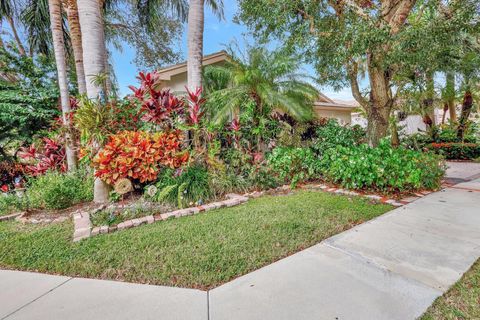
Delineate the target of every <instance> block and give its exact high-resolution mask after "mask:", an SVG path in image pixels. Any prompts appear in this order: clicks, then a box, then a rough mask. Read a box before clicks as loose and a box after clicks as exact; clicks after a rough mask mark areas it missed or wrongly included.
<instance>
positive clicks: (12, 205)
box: [0, 193, 25, 216]
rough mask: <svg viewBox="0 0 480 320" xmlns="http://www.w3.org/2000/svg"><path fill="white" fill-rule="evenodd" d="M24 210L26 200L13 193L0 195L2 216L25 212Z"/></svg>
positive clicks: (0, 214)
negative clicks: (20, 211)
mask: <svg viewBox="0 0 480 320" xmlns="http://www.w3.org/2000/svg"><path fill="white" fill-rule="evenodd" d="M24 208H25V200H24V198H20V197H18V196H17V195H15V194H13V193H8V194H5V193H0V216H3V215H7V214H10V213H13V212H15V211H19V210H23V209H24Z"/></svg>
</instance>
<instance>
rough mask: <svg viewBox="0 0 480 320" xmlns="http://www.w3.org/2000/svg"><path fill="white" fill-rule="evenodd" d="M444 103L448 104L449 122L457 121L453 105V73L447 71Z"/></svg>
mask: <svg viewBox="0 0 480 320" xmlns="http://www.w3.org/2000/svg"><path fill="white" fill-rule="evenodd" d="M445 89H446V91H447V92H446V94H447V99H446V103H447V104H448V111H449V113H450V122H456V121H457V110H456V106H455V74H454V73H453V72H447V76H446V88H445Z"/></svg>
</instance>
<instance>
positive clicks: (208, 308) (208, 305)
mask: <svg viewBox="0 0 480 320" xmlns="http://www.w3.org/2000/svg"><path fill="white" fill-rule="evenodd" d="M207 320H210V290H207Z"/></svg>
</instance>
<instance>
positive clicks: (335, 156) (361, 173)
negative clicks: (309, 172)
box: [322, 141, 445, 191]
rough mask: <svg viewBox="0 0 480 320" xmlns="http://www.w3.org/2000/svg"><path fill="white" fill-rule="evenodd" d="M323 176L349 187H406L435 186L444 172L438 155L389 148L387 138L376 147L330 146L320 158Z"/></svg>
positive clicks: (412, 188)
mask: <svg viewBox="0 0 480 320" xmlns="http://www.w3.org/2000/svg"><path fill="white" fill-rule="evenodd" d="M322 165H323V167H324V168H325V169H324V175H325V178H326V179H327V180H330V181H333V182H336V183H340V184H341V185H342V186H344V187H346V188H349V189H372V190H379V191H408V190H416V189H436V188H438V187H439V186H440V183H441V178H442V177H443V175H444V173H445V168H444V165H443V161H442V158H441V157H440V156H438V155H435V154H431V153H422V152H418V151H413V150H408V149H405V148H397V149H395V148H392V147H391V146H390V143H389V142H388V141H382V143H381V144H380V145H379V146H378V147H376V148H370V147H369V146H367V145H365V144H362V145H359V146H351V147H343V146H338V147H337V148H331V149H329V150H327V151H326V152H325V155H324V157H323V158H322Z"/></svg>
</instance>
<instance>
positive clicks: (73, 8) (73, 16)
mask: <svg viewBox="0 0 480 320" xmlns="http://www.w3.org/2000/svg"><path fill="white" fill-rule="evenodd" d="M66 3H67V5H66V11H67V19H68V27H69V28H70V39H71V42H72V49H73V56H74V58H75V70H76V72H77V85H78V92H79V93H80V94H86V93H87V84H86V81H85V70H84V68H83V48H82V32H81V30H80V21H79V19H78V8H77V0H67V1H66Z"/></svg>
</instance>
